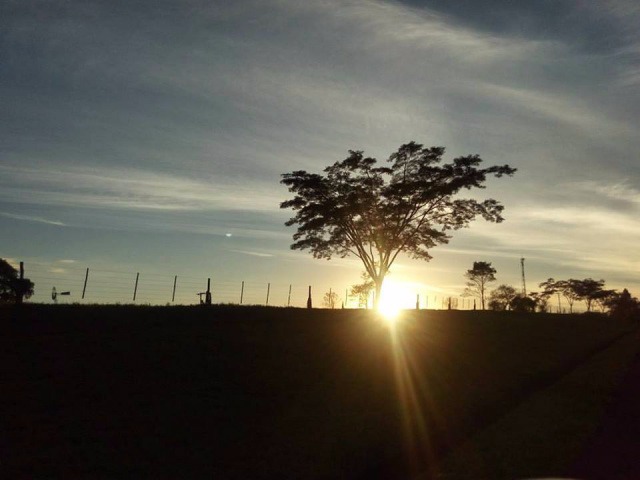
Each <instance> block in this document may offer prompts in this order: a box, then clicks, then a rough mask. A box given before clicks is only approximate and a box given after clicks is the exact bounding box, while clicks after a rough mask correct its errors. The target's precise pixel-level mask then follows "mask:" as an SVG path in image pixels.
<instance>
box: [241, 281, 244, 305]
mask: <svg viewBox="0 0 640 480" xmlns="http://www.w3.org/2000/svg"><path fill="white" fill-rule="evenodd" d="M243 297H244V280H243V281H242V286H241V287H240V305H242V298H243Z"/></svg>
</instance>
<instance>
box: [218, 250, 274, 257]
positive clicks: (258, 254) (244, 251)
mask: <svg viewBox="0 0 640 480" xmlns="http://www.w3.org/2000/svg"><path fill="white" fill-rule="evenodd" d="M229 251H230V252H235V253H242V254H244V255H251V256H253V257H273V256H274V255H272V254H271V253H262V252H250V251H247V250H229Z"/></svg>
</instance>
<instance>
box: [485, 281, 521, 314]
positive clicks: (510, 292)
mask: <svg viewBox="0 0 640 480" xmlns="http://www.w3.org/2000/svg"><path fill="white" fill-rule="evenodd" d="M516 295H517V292H516V289H515V288H513V287H512V286H511V285H499V286H498V287H496V288H495V289H494V290H492V291H491V293H490V294H489V309H490V310H498V311H504V310H506V309H507V308H508V307H509V304H510V303H511V300H513V298H514V297H515V296H516Z"/></svg>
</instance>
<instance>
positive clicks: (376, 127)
mask: <svg viewBox="0 0 640 480" xmlns="http://www.w3.org/2000/svg"><path fill="white" fill-rule="evenodd" d="M478 3H479V2H473V1H462V2H447V1H444V0H434V1H417V0H416V1H405V2H399V1H382V0H368V1H365V0H352V1H332V0H324V1H315V2H297V1H290V0H277V1H237V2H215V1H214V2H211V1H197V0H193V1H185V2H168V1H167V2H158V1H154V2H150V1H149V2H146V1H126V2H125V1H122V2H120V1H93V2H91V1H88V2H74V1H57V2H50V1H41V2H40V1H11V0H10V1H5V2H2V6H0V19H1V20H0V22H1V23H2V28H0V104H1V105H2V108H1V109H0V133H1V135H0V256H2V257H3V258H10V259H12V261H18V260H24V261H25V262H26V263H27V273H29V272H31V277H32V278H33V279H34V280H36V287H37V292H38V295H37V296H36V299H41V300H43V299H45V298H47V295H48V292H49V291H50V288H51V286H52V285H57V286H62V288H67V287H66V286H67V285H69V287H68V288H70V289H72V290H73V291H72V294H73V295H75V296H76V297H77V292H78V287H77V285H78V282H80V283H81V281H82V279H83V274H84V268H85V267H87V266H88V267H91V268H92V269H95V270H96V275H97V274H98V273H97V272H99V271H100V270H104V271H105V275H106V273H107V272H106V271H107V270H111V271H114V272H115V271H117V272H126V274H125V273H122V274H121V275H122V278H123V280H122V282H123V283H124V284H126V290H127V292H128V291H129V289H130V288H129V283H131V275H133V274H135V272H142V276H143V278H149V276H151V275H159V277H157V278H162V280H161V281H160V280H159V282H160V284H161V285H162V286H161V287H158V289H159V290H157V291H155V292H156V293H157V295H156V296H153V295H151V292H152V290H153V289H149V290H148V295H149V296H147V297H146V300H147V301H154V302H155V301H163V302H164V296H161V295H160V293H158V292H159V291H160V290H162V289H164V288H165V287H164V284H165V283H167V282H168V281H169V280H166V279H165V278H164V276H166V277H167V278H169V279H170V280H172V279H173V275H180V276H184V277H185V278H186V277H192V280H193V282H194V285H193V286H189V288H186V285H185V288H184V290H183V295H184V296H183V297H180V298H181V299H182V300H181V301H185V302H186V301H191V300H190V299H191V298H193V297H194V292H195V291H196V290H197V289H196V285H200V284H202V280H201V279H204V278H206V277H212V279H213V281H214V285H216V283H215V282H219V283H218V284H217V285H218V290H220V291H222V290H224V288H227V287H226V286H223V282H228V284H229V285H228V288H229V289H230V290H229V291H230V292H231V291H232V290H233V292H234V293H233V295H236V293H237V292H236V290H237V285H238V283H239V282H240V281H242V280H244V281H246V282H247V284H248V283H249V282H252V283H255V285H256V288H258V287H257V286H260V287H259V288H260V289H262V286H263V285H266V283H267V282H272V283H273V284H274V286H276V285H277V288H278V289H279V290H278V292H280V293H279V294H278V295H280V297H278V298H279V299H278V300H277V301H278V302H280V303H282V295H283V294H282V291H283V290H286V288H287V287H288V285H289V284H293V285H294V286H297V287H299V289H300V290H301V291H302V290H303V289H304V286H305V285H308V284H313V285H314V286H316V287H315V288H316V289H317V290H318V291H319V292H323V291H326V290H328V288H329V287H332V288H334V289H336V290H338V291H343V289H344V287H345V286H346V285H348V284H352V283H356V282H357V281H358V278H359V272H360V270H361V268H360V267H359V265H358V262H357V260H349V259H344V260H343V259H336V260H335V261H331V262H326V261H319V260H313V259H311V258H310V256H309V255H307V254H305V253H300V252H292V251H290V250H289V244H290V243H291V234H292V233H293V230H292V229H290V228H287V227H285V226H284V225H283V223H284V221H285V220H286V219H287V218H288V216H289V215H288V213H287V212H285V211H281V210H280V209H279V208H278V204H279V202H280V201H282V200H284V199H285V198H287V191H286V189H285V188H284V187H283V186H281V185H280V184H279V176H280V174H281V173H284V172H287V171H291V170H294V169H306V170H312V171H319V170H321V169H322V168H323V167H324V166H326V165H327V164H329V163H333V162H334V161H336V160H340V159H342V158H344V157H345V156H346V154H347V150H349V149H362V150H365V152H366V153H368V154H369V155H373V156H376V157H377V158H379V159H384V158H386V157H387V156H388V155H389V154H390V153H391V152H392V151H393V150H395V149H396V148H397V147H398V146H399V145H400V144H402V143H405V142H407V141H410V140H416V141H418V142H420V143H423V144H426V145H444V146H446V147H447V158H448V159H451V158H453V157H454V156H457V155H462V154H469V153H478V154H480V155H481V156H482V157H483V158H484V159H485V160H486V161H487V163H489V164H502V163H509V164H510V165H512V166H514V167H517V168H518V173H517V175H516V176H515V177H514V178H511V179H502V180H495V181H490V182H489V185H488V189H487V190H486V191H485V192H484V193H486V195H487V196H491V197H494V198H497V199H499V200H501V201H502V202H503V203H504V204H505V206H506V210H505V217H506V219H507V220H506V221H505V222H504V223H503V224H500V225H494V224H486V223H484V222H483V221H478V222H476V223H474V224H473V225H472V226H471V228H469V229H466V230H463V231H460V232H457V233H456V235H455V237H454V239H453V241H452V242H451V243H450V244H449V245H448V246H440V247H437V248H436V249H434V250H433V252H432V254H433V256H434V259H433V260H432V261H431V262H429V263H423V262H422V263H421V262H415V261H410V260H408V259H406V258H401V259H400V260H399V263H398V264H397V265H396V266H395V267H394V268H392V274H391V275H392V278H394V279H396V280H397V281H404V282H409V283H411V285H414V286H415V290H416V291H418V290H419V291H422V292H427V291H428V292H429V293H430V294H433V295H436V294H439V295H444V294H451V295H456V294H458V293H460V292H461V290H462V287H463V283H464V278H463V276H462V275H463V273H464V271H465V270H466V269H468V268H470V267H471V265H472V263H473V261H476V260H484V261H491V262H493V264H494V266H496V267H497V268H498V280H499V282H500V283H511V284H515V285H518V284H519V273H520V272H519V258H520V257H521V256H524V257H526V258H527V261H526V262H527V263H526V265H527V277H528V281H529V284H530V286H532V287H533V286H535V284H537V283H538V282H540V281H542V280H545V279H546V278H547V277H551V276H553V277H555V278H569V277H578V278H584V277H588V276H590V277H594V278H604V279H606V280H607V281H608V283H609V285H610V286H611V287H615V288H622V287H629V288H631V289H632V290H635V291H636V294H638V293H640V274H638V271H639V270H640V269H639V267H640V253H638V248H637V240H638V238H640V223H639V222H638V214H639V213H640V190H639V187H638V185H640V182H639V180H640V162H639V161H638V152H639V151H640V135H639V133H640V132H638V121H637V119H638V118H640V33H639V32H640V28H639V27H640V4H638V3H637V2H635V1H632V0H628V1H624V0H617V1H615V0H610V1H598V2H596V1H594V2H587V1H540V2H508V1H504V0H501V1H497V0H496V1H492V2H483V3H482V6H481V7H480V6H479V5H478ZM228 234H230V236H229V235H228ZM92 275H93V274H92ZM145 275H146V277H145ZM160 276H162V277H160ZM118 278H120V277H118ZM93 279H94V277H93V276H92V280H93ZM105 282H106V280H105ZM169 283H170V282H169ZM105 285H106V283H105ZM225 285H226V284H225ZM232 285H233V287H232ZM191 287H193V288H191ZM109 288H111V287H109ZM113 288H114V289H115V287H113ZM411 288H414V287H411ZM122 289H125V287H124V286H123V287H122ZM107 290H108V288H107V287H106V286H105V290H104V291H103V294H104V295H106V292H107ZM116 290H117V289H115V290H113V291H112V292H111V293H113V299H117V298H119V297H118V295H122V296H123V298H122V299H121V301H125V300H127V297H128V295H129V293H126V295H125V294H124V293H121V292H120V291H119V290H118V291H116ZM191 290H193V291H191ZM162 291H163V292H164V290H162ZM424 294H425V293H423V295H424ZM154 295H155V294H154ZM162 295H164V293H163V294H162ZM229 295H231V293H230V294H229ZM256 295H258V294H256ZM156 297H157V298H156ZM302 297H304V292H303V293H302V294H300V301H302V300H303V298H302ZM109 298H111V297H109ZM296 298H297V297H296ZM94 300H97V298H96V297H94ZM144 300H145V298H144V296H143V301H144ZM229 300H231V298H230V299H229ZM256 301H257V300H256Z"/></svg>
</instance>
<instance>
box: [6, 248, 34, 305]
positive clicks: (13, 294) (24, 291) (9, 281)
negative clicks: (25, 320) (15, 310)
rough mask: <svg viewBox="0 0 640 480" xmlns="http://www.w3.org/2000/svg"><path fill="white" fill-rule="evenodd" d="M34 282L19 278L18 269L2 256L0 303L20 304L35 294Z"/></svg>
mask: <svg viewBox="0 0 640 480" xmlns="http://www.w3.org/2000/svg"><path fill="white" fill-rule="evenodd" d="M33 288H34V285H33V282H32V281H31V280H29V279H28V278H23V279H21V278H19V277H18V271H17V270H16V269H15V268H14V267H13V266H12V265H11V264H10V263H9V262H7V261H6V260H5V259H3V258H0V304H10V303H13V304H20V303H22V300H23V299H25V298H30V297H31V296H32V295H33Z"/></svg>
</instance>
